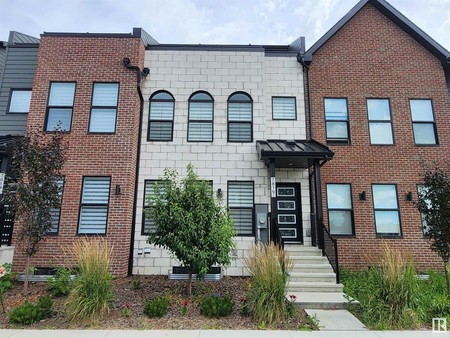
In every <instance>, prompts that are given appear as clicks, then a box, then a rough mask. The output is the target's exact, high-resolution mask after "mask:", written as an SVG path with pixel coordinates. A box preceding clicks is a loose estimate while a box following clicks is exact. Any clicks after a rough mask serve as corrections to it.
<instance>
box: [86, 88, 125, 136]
mask: <svg viewBox="0 0 450 338" xmlns="http://www.w3.org/2000/svg"><path fill="white" fill-rule="evenodd" d="M96 84H117V102H116V105H115V106H94V105H93V104H92V103H93V101H94V89H95V85H96ZM119 95H120V82H99V81H96V82H93V83H92V92H91V108H90V110H89V122H88V133H89V134H115V133H116V129H117V119H118V113H119ZM93 109H115V110H116V122H115V124H114V131H91V119H92V110H93Z"/></svg>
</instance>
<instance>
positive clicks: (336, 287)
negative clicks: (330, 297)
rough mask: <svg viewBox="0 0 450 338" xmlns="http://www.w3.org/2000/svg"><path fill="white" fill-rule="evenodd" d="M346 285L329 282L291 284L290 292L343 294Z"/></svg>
mask: <svg viewBox="0 0 450 338" xmlns="http://www.w3.org/2000/svg"><path fill="white" fill-rule="evenodd" d="M343 290H344V285H342V284H336V283H327V282H289V284H288V293H289V292H295V291H298V292H342V291H343Z"/></svg>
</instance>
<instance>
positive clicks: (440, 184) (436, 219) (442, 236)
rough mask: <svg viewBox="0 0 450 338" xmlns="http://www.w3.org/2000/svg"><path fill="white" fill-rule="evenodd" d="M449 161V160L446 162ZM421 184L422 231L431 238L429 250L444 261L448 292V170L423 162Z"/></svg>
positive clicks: (449, 173)
mask: <svg viewBox="0 0 450 338" xmlns="http://www.w3.org/2000/svg"><path fill="white" fill-rule="evenodd" d="M448 163H450V162H448ZM424 169H425V172H424V174H423V185H422V186H421V189H420V192H419V201H418V202H417V204H416V206H417V208H418V209H419V211H420V213H421V215H422V217H423V220H424V223H425V224H426V227H425V229H424V230H425V231H424V233H425V234H426V236H427V237H428V238H429V239H430V240H431V243H430V247H431V250H433V251H435V252H437V254H438V255H439V256H440V257H441V258H442V261H443V262H444V273H445V278H446V281H447V292H448V293H449V294H450V280H449V276H448V269H449V267H448V262H449V260H450V172H449V171H448V170H447V171H446V170H445V169H444V168H443V167H440V166H439V165H438V164H437V163H433V166H430V165H426V164H424Z"/></svg>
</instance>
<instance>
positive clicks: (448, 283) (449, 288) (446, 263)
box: [444, 262, 450, 294]
mask: <svg viewBox="0 0 450 338" xmlns="http://www.w3.org/2000/svg"><path fill="white" fill-rule="evenodd" d="M447 265H448V262H444V272H445V279H446V281H447V292H448V293H449V294H450V281H449V280H448V270H447Z"/></svg>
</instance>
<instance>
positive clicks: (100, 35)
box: [41, 32, 140, 38]
mask: <svg viewBox="0 0 450 338" xmlns="http://www.w3.org/2000/svg"><path fill="white" fill-rule="evenodd" d="M41 36H53V37H55V36H58V37H80V38H139V37H140V36H137V35H133V34H131V33H60V32H44V33H43V34H41Z"/></svg>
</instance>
